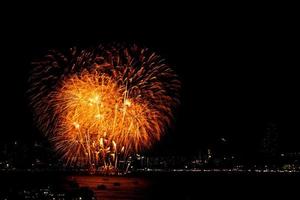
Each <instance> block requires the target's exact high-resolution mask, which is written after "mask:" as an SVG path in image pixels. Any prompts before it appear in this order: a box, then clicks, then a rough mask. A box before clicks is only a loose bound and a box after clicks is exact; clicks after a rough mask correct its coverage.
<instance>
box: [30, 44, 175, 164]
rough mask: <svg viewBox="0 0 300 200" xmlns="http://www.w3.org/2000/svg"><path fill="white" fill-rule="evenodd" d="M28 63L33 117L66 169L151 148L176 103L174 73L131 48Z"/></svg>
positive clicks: (154, 58)
mask: <svg viewBox="0 0 300 200" xmlns="http://www.w3.org/2000/svg"><path fill="white" fill-rule="evenodd" d="M33 65H34V69H33V72H32V75H31V77H30V80H29V82H30V85H31V87H30V89H29V91H28V92H29V95H30V99H31V106H32V107H33V109H34V111H35V119H36V121H37V123H38V125H39V127H40V128H41V130H42V131H43V132H44V133H45V134H46V135H47V136H48V137H49V139H50V140H51V141H52V142H53V145H54V147H55V149H56V150H57V151H58V152H59V153H60V154H61V155H62V157H63V158H64V160H65V161H66V162H67V163H68V164H77V165H88V166H92V165H97V166H107V165H109V166H111V165H116V163H117V160H118V156H120V155H121V154H122V155H128V154H130V153H133V152H138V151H140V150H142V149H148V148H150V147H151V146H152V144H153V143H155V142H156V141H159V140H160V138H161V136H162V134H163V133H164V132H165V131H166V127H168V126H169V125H170V124H171V119H172V113H173V110H174V107H175V106H176V105H177V104H178V103H179V101H178V91H179V88H180V82H179V81H178V78H177V76H176V74H175V73H174V71H173V70H172V69H171V68H170V67H169V66H168V65H166V64H165V62H164V60H162V59H161V58H160V57H159V56H158V55H157V54H155V53H153V52H151V51H149V50H148V49H143V48H139V47H137V46H136V45H134V46H132V47H122V46H109V47H103V46H100V47H97V48H95V49H85V50H80V51H78V50H77V49H76V48H73V49H70V51H68V52H67V53H65V54H63V53H60V52H57V51H50V52H49V54H47V55H46V56H45V57H44V58H43V59H41V60H39V61H37V62H34V63H33ZM113 163H114V164H113Z"/></svg>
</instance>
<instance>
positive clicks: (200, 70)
mask: <svg viewBox="0 0 300 200" xmlns="http://www.w3.org/2000/svg"><path fill="white" fill-rule="evenodd" d="M50 13H52V15H47V14H48V12H47V13H46V14H43V11H41V10H39V11H38V12H31V14H32V16H31V17H29V15H28V16H27V15H26V14H25V15H24V16H19V17H18V18H17V20H12V21H9V20H8V21H7V22H6V23H5V24H4V25H3V26H4V27H3V29H2V30H3V34H4V35H3V36H2V47H1V50H2V56H3V58H2V61H1V71H2V78H1V100H2V101H3V102H2V107H3V109H2V111H1V113H2V116H3V117H4V120H3V121H2V123H3V125H2V127H3V131H2V133H1V134H2V136H1V137H2V138H3V141H9V140H13V139H19V140H24V141H30V140H33V139H34V138H35V137H36V135H37V130H36V129H35V128H34V125H33V123H32V121H31V114H30V111H29V108H28V106H27V104H28V101H27V98H26V95H25V91H26V89H27V86H26V80H27V78H28V73H29V70H30V61H31V60H32V59H34V58H37V57H40V56H42V55H43V54H44V53H45V51H46V50H47V49H51V48H60V49H64V48H69V47H72V46H81V47H91V46H95V45H97V44H98V43H101V42H114V41H118V42H129V43H130V42H135V43H138V44H141V45H143V46H147V47H149V48H151V49H153V50H154V51H157V52H159V54H160V55H162V57H164V58H166V60H167V62H168V63H169V64H170V65H172V66H174V68H175V70H176V71H177V73H178V74H179V76H180V78H181V80H182V85H183V89H182V94H181V101H182V103H181V106H180V107H179V109H178V113H177V115H176V116H177V117H176V120H175V121H176V123H175V125H174V128H173V131H170V133H169V134H168V135H167V136H166V137H165V138H164V139H163V141H162V143H160V144H159V145H158V147H157V148H158V149H159V150H161V149H162V150H166V149H167V150H170V151H175V152H179V151H182V149H184V150H183V151H185V152H193V151H195V150H197V149H200V148H203V147H206V146H209V145H211V144H213V143H215V142H216V141H217V140H218V138H220V137H225V138H226V139H227V140H228V141H229V143H230V145H231V146H232V149H234V151H237V152H239V151H244V152H252V151H255V150H257V148H258V145H259V142H260V141H261V138H262V137H263V134H264V132H265V129H266V127H267V124H268V123H270V122H273V123H276V124H277V126H278V129H279V131H280V142H281V149H282V150H285V151H291V150H299V142H300V140H299V136H298V135H299V131H300V128H299V121H300V117H299V111H300V109H299V100H300V99H299V97H298V96H299V95H298V93H299V92H298V91H299V78H298V77H299V74H298V69H297V68H298V67H299V31H298V30H297V23H296V20H295V19H294V18H293V16H286V15H283V14H282V15H281V14H280V13H279V15H273V14H272V15H270V14H268V13H264V12H262V13H260V14H258V13H256V12H251V11H250V12H247V13H243V12H242V11H241V12H239V13H234V14H233V13H227V12H226V11H224V12H222V13H218V12H215V13H214V12H213V13H205V14H190V15H183V14H182V13H180V12H175V11H174V12H172V13H165V12H160V13H159V14H157V13H155V12H154V11H153V12H151V13H152V15H149V13H147V14H143V12H139V13H136V14H135V13H131V14H129V15H127V13H126V12H125V13H122V14H120V16H119V15H118V16H116V17H115V18H114V17H112V16H109V15H106V14H104V15H100V14H99V15H98V14H97V13H93V15H92V16H90V15H88V16H87V15H84V14H82V13H81V14H78V16H77V15H76V14H74V13H71V14H70V15H69V13H65V14H63V15H59V16H58V15H56V13H55V14H53V12H50ZM110 14H113V13H110ZM277 14H278V13H277ZM138 18H139V19H138ZM4 130H5V131H4Z"/></svg>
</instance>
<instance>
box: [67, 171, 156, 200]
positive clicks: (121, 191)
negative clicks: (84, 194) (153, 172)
mask: <svg viewBox="0 0 300 200" xmlns="http://www.w3.org/2000/svg"><path fill="white" fill-rule="evenodd" d="M67 181H68V182H76V183H78V186H79V187H88V188H89V189H91V190H92V191H93V192H94V195H95V197H96V198H97V199H105V200H106V199H107V200H108V199H145V197H146V195H147V193H148V192H149V188H150V185H151V183H150V182H149V181H148V180H146V179H143V178H136V177H109V176H107V177H106V176H69V177H67Z"/></svg>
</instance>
